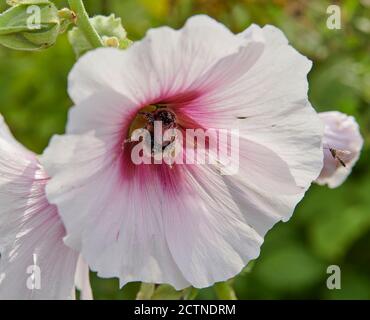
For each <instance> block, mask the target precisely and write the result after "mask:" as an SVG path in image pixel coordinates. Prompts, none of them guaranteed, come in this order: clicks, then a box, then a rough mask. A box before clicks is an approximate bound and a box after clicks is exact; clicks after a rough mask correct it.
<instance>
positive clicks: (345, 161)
mask: <svg viewBox="0 0 370 320" xmlns="http://www.w3.org/2000/svg"><path fill="white" fill-rule="evenodd" d="M319 116H320V118H321V119H322V121H323V122H324V124H325V131H324V138H323V144H324V167H323V169H322V171H321V173H320V176H319V178H318V179H317V181H316V182H317V183H318V184H321V185H325V184H327V185H328V186H329V187H330V188H336V187H338V186H340V185H341V184H342V183H343V182H344V181H345V180H346V179H347V177H348V175H349V174H350V173H351V171H352V168H353V166H354V165H355V164H356V162H357V160H358V159H359V157H360V152H361V149H362V145H363V139H362V137H361V133H360V128H359V126H358V124H357V122H356V120H355V119H354V118H353V117H351V116H348V115H346V114H343V113H341V112H338V111H330V112H322V113H319Z"/></svg>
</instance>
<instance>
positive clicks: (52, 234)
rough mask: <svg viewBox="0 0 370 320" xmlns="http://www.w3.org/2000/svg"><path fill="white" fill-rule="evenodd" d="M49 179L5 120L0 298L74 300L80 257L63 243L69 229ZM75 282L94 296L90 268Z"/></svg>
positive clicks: (0, 136) (1, 131)
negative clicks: (50, 197) (50, 194)
mask: <svg viewBox="0 0 370 320" xmlns="http://www.w3.org/2000/svg"><path fill="white" fill-rule="evenodd" d="M47 180H48V176H47V174H46V173H45V171H44V169H43V168H42V167H41V165H40V164H39V162H38V160H37V158H36V156H35V155H34V154H33V153H32V152H30V151H28V150H26V149H25V148H24V147H23V146H21V145H20V144H19V143H18V142H17V141H16V140H15V139H14V138H13V136H12V135H11V133H10V131H9V129H8V127H7V126H6V125H5V123H4V120H3V118H2V117H1V116H0V299H17V300H18V299H22V300H23V299H70V298H73V297H74V291H75V290H74V279H75V272H76V263H77V259H78V253H77V252H76V251H74V250H72V249H70V248H68V247H67V246H65V245H64V243H63V237H64V235H65V229H64V226H63V224H62V222H61V220H60V218H59V216H58V212H57V208H56V207H55V206H54V205H51V204H49V203H48V201H47V199H46V195H45V185H46V182H47ZM77 271H78V272H77V274H76V280H77V282H78V287H79V289H81V290H82V294H81V295H82V296H83V297H85V298H89V297H91V296H90V290H89V289H90V288H89V284H88V283H86V276H88V268H87V267H86V264H84V263H83V261H81V262H80V263H79V267H78V269H77Z"/></svg>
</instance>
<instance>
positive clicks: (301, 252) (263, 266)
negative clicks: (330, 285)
mask: <svg viewBox="0 0 370 320" xmlns="http://www.w3.org/2000/svg"><path fill="white" fill-rule="evenodd" d="M253 273H254V274H255V276H256V277H257V278H258V280H259V281H260V282H262V283H263V284H264V285H265V286H267V287H269V288H273V289H275V290H282V291H287V292H296V291H302V290H304V289H307V288H309V287H311V286H313V285H314V284H315V283H316V282H318V281H319V280H320V279H322V278H323V277H325V276H326V269H325V265H323V264H322V263H321V262H320V261H318V260H317V259H316V258H315V257H314V256H313V255H311V254H310V253H309V252H308V251H307V249H306V248H305V247H303V246H301V245H298V244H289V245H288V246H284V247H281V248H280V249H278V250H275V251H273V252H269V254H268V255H265V256H264V259H261V260H257V262H256V265H255V269H254V271H253Z"/></svg>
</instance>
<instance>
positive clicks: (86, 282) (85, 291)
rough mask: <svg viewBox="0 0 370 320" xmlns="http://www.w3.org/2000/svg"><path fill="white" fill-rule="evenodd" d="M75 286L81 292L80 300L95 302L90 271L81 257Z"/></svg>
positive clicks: (78, 262)
mask: <svg viewBox="0 0 370 320" xmlns="http://www.w3.org/2000/svg"><path fill="white" fill-rule="evenodd" d="M75 285H76V288H77V289H78V290H79V291H80V300H93V294H92V289H91V285H90V269H89V266H88V265H87V263H86V262H85V260H84V259H83V258H82V256H81V255H80V256H79V258H78V261H77V267H76V274H75Z"/></svg>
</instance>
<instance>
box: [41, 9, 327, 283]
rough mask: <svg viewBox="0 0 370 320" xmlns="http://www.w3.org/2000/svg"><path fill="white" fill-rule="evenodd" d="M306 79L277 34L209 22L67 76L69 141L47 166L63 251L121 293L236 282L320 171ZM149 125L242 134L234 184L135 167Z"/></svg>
mask: <svg viewBox="0 0 370 320" xmlns="http://www.w3.org/2000/svg"><path fill="white" fill-rule="evenodd" d="M310 68H311V62H310V61H309V60H307V59H306V58H305V57H304V56H302V55H300V54H299V53H298V52H297V51H296V50H294V49H293V48H292V47H291V46H289V44H288V41H287V39H286V38H285V36H284V35H283V34H282V32H281V31H280V30H278V29H276V28H274V27H272V26H266V27H264V28H260V27H258V26H252V27H250V28H248V29H247V30H246V31H245V32H243V33H242V34H239V35H234V34H232V33H231V32H230V31H229V30H228V29H227V28H225V27H224V26H223V25H221V24H219V23H218V22H216V21H214V20H213V19H211V18H209V17H206V16H195V17H193V18H190V19H189V20H188V22H187V23H186V25H185V26H184V27H183V28H182V29H181V30H178V31H175V30H172V29H170V28H167V27H163V28H159V29H154V30H150V31H149V32H148V33H147V35H146V37H145V38H144V39H143V40H142V41H139V42H137V43H135V44H133V45H132V47H130V48H129V49H127V50H125V51H120V50H117V49H112V48H110V49H109V48H103V49H97V50H95V51H92V52H89V53H87V54H86V55H85V56H83V57H82V58H81V59H80V60H79V61H78V62H77V64H76V65H75V67H74V68H73V70H72V72H71V74H70V76H69V93H70V96H71V97H72V99H73V101H74V103H75V107H74V108H72V109H71V112H70V115H69V121H68V126H67V133H66V135H63V136H55V137H54V138H53V139H52V141H51V143H50V145H49V147H48V149H47V150H46V152H45V153H44V155H43V157H42V163H43V164H44V165H45V166H46V168H47V170H48V172H49V174H50V175H51V177H52V178H51V180H50V181H49V183H48V185H47V197H48V199H49V201H50V202H51V203H53V204H55V205H57V207H58V209H59V212H60V215H61V217H62V220H63V222H64V223H65V226H66V230H67V236H66V238H65V242H66V243H67V244H68V245H69V246H71V247H72V248H74V249H76V250H78V251H80V252H82V255H83V256H84V258H85V259H86V261H87V262H88V264H89V266H90V267H91V268H92V269H93V270H96V271H98V274H99V275H100V276H101V277H112V276H117V277H119V279H120V283H121V285H124V284H125V283H127V282H129V281H144V282H148V283H169V284H172V285H173V286H174V287H175V288H177V289H181V288H184V287H187V286H190V285H193V286H195V287H199V288H201V287H206V286H209V285H212V284H213V283H214V282H217V281H223V280H226V279H228V278H231V277H233V276H235V275H236V274H238V273H239V272H240V271H241V269H242V268H243V267H244V266H245V265H246V264H247V263H248V262H249V261H250V260H251V259H255V258H256V257H257V256H258V255H259V250H260V246H261V244H262V242H263V238H264V235H265V234H266V232H267V231H268V230H269V229H270V228H271V227H272V226H273V225H274V224H275V223H276V222H278V221H280V220H284V221H286V220H288V219H289V218H290V216H291V215H292V213H293V210H294V207H295V205H296V204H297V203H298V202H299V201H300V200H301V199H302V197H303V195H304V192H305V191H306V190H307V188H308V187H309V186H310V184H311V182H312V181H313V180H315V179H316V178H317V176H318V175H319V173H320V170H321V168H322V148H321V138H322V124H321V121H320V120H319V118H318V116H317V114H316V112H315V111H314V110H313V109H312V107H311V106H310V104H309V102H308V101H307V90H308V83H307V78H306V77H307V73H308V72H309V70H310ZM159 108H161V112H162V111H163V113H162V114H161V115H158V114H156V113H155V112H157V111H158V110H159ZM153 109H154V110H153ZM170 113H171V114H174V116H173V117H172V116H170ZM150 114H151V115H150ZM143 115H144V118H143ZM151 117H152V118H155V117H158V118H162V119H163V120H164V121H163V123H165V122H169V123H170V124H172V125H176V126H177V127H179V128H181V129H182V130H184V129H189V128H202V129H209V128H216V129H234V128H236V127H237V128H239V135H240V138H239V146H240V147H239V159H238V160H239V171H238V173H237V174H235V175H221V174H220V173H219V170H218V169H219V168H218V167H217V165H211V164H209V165H199V164H193V165H190V164H186V163H185V164H182V165H181V164H177V163H175V164H174V165H173V166H169V165H167V164H165V163H163V164H150V165H145V164H142V165H134V164H133V163H132V159H131V157H130V153H131V151H132V148H133V145H134V144H133V142H132V141H130V132H131V131H132V129H134V128H140V123H141V127H142V128H143V127H150V126H149V125H148V121H149V120H148V119H150V118H151ZM171 119H172V120H171ZM145 121H147V123H146V124H145Z"/></svg>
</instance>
